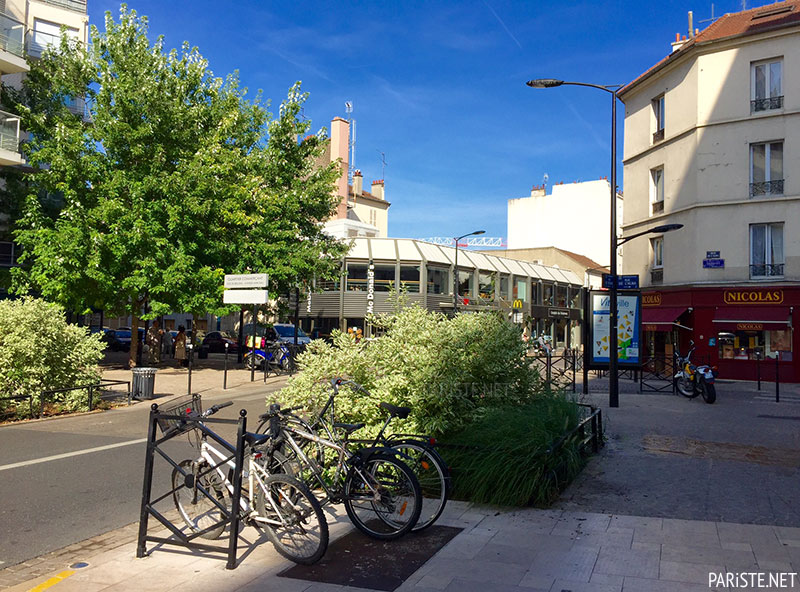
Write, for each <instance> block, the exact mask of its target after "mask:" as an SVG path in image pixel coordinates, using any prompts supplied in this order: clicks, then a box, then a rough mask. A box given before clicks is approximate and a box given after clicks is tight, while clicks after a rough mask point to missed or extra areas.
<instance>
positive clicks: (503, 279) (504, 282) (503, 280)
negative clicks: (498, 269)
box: [500, 274, 508, 300]
mask: <svg viewBox="0 0 800 592" xmlns="http://www.w3.org/2000/svg"><path fill="white" fill-rule="evenodd" d="M500 298H503V299H506V300H508V276H507V275H505V274H500Z"/></svg>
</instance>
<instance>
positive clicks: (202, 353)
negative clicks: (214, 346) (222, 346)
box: [197, 345, 208, 360]
mask: <svg viewBox="0 0 800 592" xmlns="http://www.w3.org/2000/svg"><path fill="white" fill-rule="evenodd" d="M197 357H198V358H199V359H201V360H205V359H207V358H208V346H206V345H201V346H200V349H198V350H197Z"/></svg>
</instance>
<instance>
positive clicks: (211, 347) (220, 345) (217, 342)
mask: <svg viewBox="0 0 800 592" xmlns="http://www.w3.org/2000/svg"><path fill="white" fill-rule="evenodd" d="M226 343H227V344H228V351H229V352H230V353H235V352H236V351H237V348H238V344H237V343H236V339H235V338H234V337H233V336H232V335H230V334H229V333H226V332H225V331H211V332H210V333H207V334H206V336H205V337H204V338H203V347H205V348H208V351H209V352H210V353H212V354H224V353H225V344H226Z"/></svg>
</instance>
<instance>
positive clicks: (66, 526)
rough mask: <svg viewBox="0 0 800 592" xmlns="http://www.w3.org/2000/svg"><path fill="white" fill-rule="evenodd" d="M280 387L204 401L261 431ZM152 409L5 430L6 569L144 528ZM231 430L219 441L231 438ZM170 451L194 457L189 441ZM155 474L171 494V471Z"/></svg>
mask: <svg viewBox="0 0 800 592" xmlns="http://www.w3.org/2000/svg"><path fill="white" fill-rule="evenodd" d="M280 386H282V384H277V385H266V386H265V385H260V386H248V387H247V388H240V389H236V390H235V391H233V390H232V391H228V392H226V393H224V394H219V395H211V396H210V395H204V396H203V405H204V407H205V408H207V407H208V406H210V405H211V404H213V403H219V402H222V401H226V400H233V401H234V405H233V406H231V407H228V408H226V409H223V410H222V411H220V412H219V413H218V414H217V416H216V417H223V418H227V419H235V418H237V417H238V412H239V409H247V411H248V418H249V420H250V421H249V422H248V427H249V428H251V429H254V428H255V421H256V418H257V416H258V414H259V413H262V412H263V410H264V400H265V395H266V393H268V392H272V391H274V390H277V389H278V388H279V387H280ZM149 407H150V406H149V405H148V404H147V403H139V404H136V405H134V406H133V407H123V408H118V409H113V410H110V411H106V412H102V413H93V414H87V415H79V416H73V417H66V418H54V419H49V420H45V421H38V422H31V423H26V424H18V425H8V426H3V427H0V500H2V501H0V532H2V533H3V535H2V537H0V568H4V567H8V566H10V565H15V564H17V563H20V562H23V561H26V560H28V559H31V558H33V557H38V556H39V555H42V554H44V553H47V552H49V551H53V550H55V549H59V548H62V547H64V546H66V545H69V544H72V543H75V542H79V541H82V540H85V539H87V538H90V537H92V536H96V535H98V534H102V533H105V532H108V531H110V530H113V529H116V528H119V527H121V526H124V525H126V524H130V523H132V522H136V521H138V519H139V511H140V507H141V499H142V478H143V475H144V459H145V452H146V448H145V443H144V442H145V439H146V436H147V417H148V413H149ZM226 428H227V426H226V427H225V428H222V429H220V430H219V433H220V434H222V435H223V436H225V437H231V436H232V435H233V433H234V430H233V428H232V429H226ZM92 449H98V450H92ZM169 450H170V455H173V454H174V455H175V457H176V458H188V457H190V456H192V449H191V448H190V447H189V445H188V441H187V439H186V438H185V437H183V436H181V437H179V438H176V439H175V441H173V442H170V449H169ZM156 469H157V470H156V471H154V479H155V481H154V490H155V491H158V490H164V488H166V487H167V484H168V482H169V478H170V474H171V468H170V467H169V465H167V464H166V462H165V461H159V462H157V464H156Z"/></svg>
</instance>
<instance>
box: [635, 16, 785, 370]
mask: <svg viewBox="0 0 800 592" xmlns="http://www.w3.org/2000/svg"><path fill="white" fill-rule="evenodd" d="M672 46H673V51H672V53H671V54H670V55H668V56H667V57H666V58H664V59H663V60H661V61H660V62H658V63H657V64H655V65H654V66H653V67H651V68H650V69H649V70H647V71H646V72H644V73H643V74H641V75H640V76H639V77H638V78H636V79H635V80H634V81H633V82H631V83H629V84H628V85H626V86H625V87H623V88H622V89H621V90H620V91H619V96H620V98H621V100H622V101H623V102H624V103H625V149H624V160H623V164H624V174H625V177H624V178H625V196H626V198H627V199H626V203H625V211H624V218H623V235H631V234H634V233H636V232H640V231H643V230H646V229H648V228H652V227H654V226H657V225H662V224H668V223H680V224H683V225H684V227H683V229H681V230H679V231H677V232H672V233H669V234H665V235H664V236H651V238H650V239H649V242H648V241H647V239H645V238H639V239H637V240H634V241H630V242H628V243H626V244H625V245H624V247H623V255H624V256H623V262H624V273H626V274H638V275H639V276H640V278H641V285H642V288H643V292H644V294H643V302H644V308H643V315H642V316H643V323H644V325H643V329H644V337H645V343H646V344H647V347H648V348H649V351H650V353H652V354H656V355H658V354H661V355H666V356H671V355H672V344H673V343H678V344H680V348H681V351H682V352H684V353H685V351H686V349H687V348H688V343H689V340H690V339H692V340H694V342H695V344H696V346H697V352H696V354H695V359H697V360H703V361H705V360H708V361H710V362H711V363H713V364H716V365H718V366H719V369H720V375H721V376H723V377H727V378H739V379H754V378H755V377H756V373H757V365H758V364H759V360H760V359H765V358H771V359H773V360H775V359H777V362H776V363H773V364H771V365H770V366H769V370H768V372H769V375H770V376H773V375H774V372H775V370H774V368H775V366H776V365H777V367H778V371H779V374H780V377H781V380H789V381H799V380H800V360H794V352H795V351H797V350H798V348H799V347H800V334H797V333H794V332H793V326H794V324H795V322H796V319H797V320H800V317H798V316H797V314H798V313H797V311H796V310H795V309H796V308H797V307H798V305H800V239H798V236H800V177H798V176H796V175H795V176H793V175H792V172H791V171H797V170H800V168H799V167H798V166H797V165H799V164H800V1H797V0H794V1H789V2H779V3H776V4H771V5H768V6H765V7H760V8H754V9H751V10H746V11H742V12H738V13H732V14H726V15H725V16H722V17H720V18H719V19H717V20H716V21H715V22H713V23H712V24H711V25H710V26H708V28H706V29H705V30H703V31H702V32H700V31H698V30H691V29H690V30H689V31H688V35H686V36H684V37H676V40H675V42H674V43H673V44H672ZM765 372H767V370H765Z"/></svg>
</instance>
